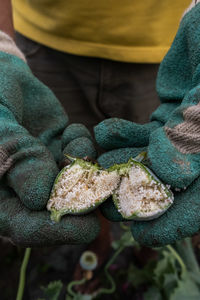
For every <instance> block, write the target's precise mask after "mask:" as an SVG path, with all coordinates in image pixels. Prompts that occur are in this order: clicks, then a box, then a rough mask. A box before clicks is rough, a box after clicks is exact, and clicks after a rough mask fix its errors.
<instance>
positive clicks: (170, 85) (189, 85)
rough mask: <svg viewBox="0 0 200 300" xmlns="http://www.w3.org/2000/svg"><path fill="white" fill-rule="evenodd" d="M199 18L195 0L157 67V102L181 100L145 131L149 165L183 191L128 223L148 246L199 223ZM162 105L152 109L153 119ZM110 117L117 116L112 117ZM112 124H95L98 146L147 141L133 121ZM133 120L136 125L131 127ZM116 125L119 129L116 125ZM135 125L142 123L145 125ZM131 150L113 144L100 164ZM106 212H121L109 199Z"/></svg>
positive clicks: (196, 227) (195, 228)
mask: <svg viewBox="0 0 200 300" xmlns="http://www.w3.org/2000/svg"><path fill="white" fill-rule="evenodd" d="M197 2H199V1H197ZM199 18H200V4H199V3H198V4H196V6H195V4H194V7H193V8H192V9H191V10H189V12H187V13H186V14H185V16H184V17H183V19H182V21H181V24H180V27H179V30H178V33H177V35H176V37H175V40H174V42H173V44H172V46H171V48H170V50H169V52H168V54H167V55H166V57H165V58H164V60H163V62H162V63H161V66H160V69H159V72H158V77H157V91H158V94H159V96H160V99H161V102H162V103H167V102H170V101H171V102H170V103H172V102H174V103H176V105H177V103H178V102H179V103H180V104H179V105H177V107H176V108H175V107H174V109H173V110H172V111H171V112H170V113H168V112H167V111H166V113H165V119H166V120H165V122H164V123H163V125H162V126H160V127H159V128H157V129H155V130H153V131H151V133H150V134H149V135H148V138H149V143H148V142H147V143H146V146H148V147H147V151H148V160H149V167H150V168H151V169H152V170H153V171H154V172H155V173H156V175H157V176H158V177H159V178H160V179H161V180H162V181H163V182H164V183H167V184H170V185H171V187H172V188H176V189H182V191H181V192H175V201H174V204H173V205H172V207H171V208H169V210H168V211H167V212H166V213H165V214H164V215H162V216H161V217H159V218H158V219H155V220H153V221H148V222H139V221H138V222H133V223H132V225H131V227H132V232H133V236H134V238H135V239H137V240H138V241H139V242H140V243H141V244H145V245H148V246H161V245H165V244H169V243H173V242H175V241H176V240H178V239H181V238H184V237H186V236H190V235H192V234H194V233H196V232H197V231H198V230H199V228H200V213H199V206H200V199H199V180H200V178H199V175H200V163H199V162H200V142H199V140H200V114H199V112H200V109H199V107H200V106H199V101H200V52H199V49H200V35H199V33H200V23H199ZM162 105H163V104H162ZM162 105H161V106H160V107H159V108H158V109H157V111H156V112H155V113H154V114H153V115H152V120H154V118H155V116H156V115H157V112H158V111H159V110H160V109H161V107H162ZM166 105H167V104H166ZM163 114H164V111H163ZM114 123H117V121H116V120H114ZM110 124H112V121H111V120H107V121H105V122H104V123H103V122H102V123H100V124H99V125H98V126H97V127H96V128H95V134H96V139H97V142H98V143H99V144H100V146H102V147H105V148H106V149H108V148H110V149H111V148H113V149H114V148H116V145H117V146H118V147H126V146H128V147H131V146H141V145H142V146H145V143H142V144H141V139H142V138H141V137H140V135H139V133H138V132H139V131H138V130H137V126H135V125H134V124H133V125H130V126H127V125H128V123H126V126H123V128H121V127H120V124H122V123H121V121H120V122H119V123H118V125H115V126H114V130H113V126H112V125H110ZM150 124H151V123H150ZM131 126H132V129H130V127H131ZM134 126H135V128H136V130H135V132H134V133H132V130H133V128H134ZM147 126H149V125H146V127H147ZM119 127H120V130H116V128H119ZM139 127H141V128H144V126H143V125H139ZM113 131H114V133H113ZM124 137H125V138H124ZM108 140H109V141H110V142H108ZM124 140H126V142H125V143H124ZM108 143H109V146H108ZM112 143H113V145H114V146H113V147H112ZM135 150H137V149H131V150H130V149H121V150H120V149H119V150H113V151H111V152H110V153H106V154H104V155H103V156H102V157H100V159H99V161H100V163H102V164H104V165H105V163H106V164H109V161H111V162H112V163H113V161H115V162H122V160H123V159H125V155H126V153H129V154H131V153H130V151H132V152H133V153H135V152H134V151H135ZM136 152H137V151H136ZM136 154H137V153H136ZM115 158H116V160H115ZM126 158H127V159H128V157H126ZM118 159H119V160H118ZM107 205H108V204H107ZM104 208H105V206H104ZM107 212H108V214H107V213H106V214H107V215H110V216H111V217H112V219H113V218H115V217H116V219H117V220H119V219H120V218H119V214H118V215H117V214H116V212H115V213H114V210H113V207H112V205H111V204H110V205H109V209H107ZM110 212H111V214H110Z"/></svg>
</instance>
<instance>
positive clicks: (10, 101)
mask: <svg viewBox="0 0 200 300" xmlns="http://www.w3.org/2000/svg"><path fill="white" fill-rule="evenodd" d="M63 151H64V152H67V153H69V154H72V155H74V156H81V157H83V156H85V155H88V156H91V157H94V156H95V155H96V151H95V149H94V147H93V143H92V141H91V136H90V133H89V131H88V130H87V129H86V128H85V127H84V126H83V125H81V124H72V125H69V126H68V117H67V115H66V113H65V112H64V109H63V108H62V106H61V105H60V103H59V101H58V100H57V98H56V97H55V95H54V94H53V93H52V92H51V91H50V90H49V88H48V87H47V86H45V85H44V84H42V83H41V82H40V81H39V80H38V79H37V78H35V76H33V74H32V72H31V70H30V69H29V67H28V65H27V63H26V61H25V58H24V56H23V54H22V53H21V52H20V50H19V49H18V48H17V47H16V45H15V43H14V41H13V40H12V39H11V38H10V37H9V36H8V35H6V34H5V33H3V32H0V235H1V236H4V237H6V238H8V239H10V241H12V242H13V243H14V244H16V245H20V246H31V247H37V246H51V245H57V244H80V243H88V242H90V241H91V240H93V239H94V238H95V237H96V235H97V234H98V232H99V223H98V219H97V217H96V215H95V214H89V215H87V216H81V217H76V216H67V217H66V218H63V219H62V220H61V222H60V223H57V224H54V223H53V222H52V221H51V220H50V213H49V212H48V211H47V210H46V204H47V201H48V199H49V195H50V192H51V188H52V185H53V182H54V180H55V177H56V176H57V174H58V172H59V169H58V166H57V165H58V163H59V162H60V161H61V160H62V159H63Z"/></svg>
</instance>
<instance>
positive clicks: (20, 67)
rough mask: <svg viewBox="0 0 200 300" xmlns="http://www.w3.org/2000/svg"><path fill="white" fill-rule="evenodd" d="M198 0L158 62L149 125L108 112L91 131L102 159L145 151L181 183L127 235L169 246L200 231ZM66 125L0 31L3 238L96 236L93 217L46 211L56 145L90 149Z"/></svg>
mask: <svg viewBox="0 0 200 300" xmlns="http://www.w3.org/2000/svg"><path fill="white" fill-rule="evenodd" d="M198 2H199V1H197V5H196V6H194V7H193V8H192V9H191V10H190V11H189V12H187V13H186V14H185V16H184V17H183V19H182V21H181V24H180V27H179V30H178V33H177V35H176V37H175V40H174V42H173V44H172V47H171V48H170V50H169V52H168V54H167V55H166V57H165V59H164V60H163V62H162V63H161V66H160V69H159V73H158V78H157V91H158V94H159V96H160V99H161V105H160V107H159V108H158V109H157V110H156V111H155V112H154V113H153V114H152V117H151V122H150V123H148V124H145V125H138V124H135V123H132V122H129V121H125V120H120V119H109V120H105V121H104V122H102V123H100V124H99V125H98V126H97V127H96V128H95V135H96V140H97V142H98V143H99V145H100V146H102V147H103V148H104V149H106V150H109V151H108V152H106V153H105V154H103V155H102V156H101V157H100V158H99V162H100V163H101V165H102V166H104V167H108V166H110V165H112V164H114V163H121V162H124V161H127V160H128V158H129V157H134V156H136V155H137V154H138V153H140V152H141V151H144V150H147V152H148V162H149V163H148V164H149V167H150V168H151V169H152V170H153V171H154V172H155V173H156V174H157V176H158V177H160V179H161V180H163V182H164V183H168V184H170V185H171V187H172V188H173V189H178V190H180V191H177V192H175V201H174V204H173V205H172V206H171V208H170V209H169V210H168V211H167V212H166V213H165V214H164V215H162V216H161V217H159V218H158V219H155V220H152V221H148V222H144V221H143V222H139V221H137V222H136V221H135V222H132V224H131V228H132V233H133V236H134V238H135V239H136V240H137V241H139V242H140V243H141V244H145V245H148V246H161V245H165V244H170V243H173V242H175V241H176V240H178V239H181V238H184V237H186V236H191V235H192V234H194V233H196V232H198V230H199V228H200V213H199V209H200V179H199V175H200V102H199V101H200V21H199V20H200V4H199V3H198ZM6 52H7V53H6ZM149 101H151V99H149ZM67 124H68V119H67V116H66V114H65V112H64V111H63V109H62V107H61V106H60V104H59V102H58V100H57V99H56V98H55V96H54V95H53V93H52V92H51V91H50V90H49V89H48V88H47V87H46V86H44V85H43V84H42V83H41V82H39V81H38V80H37V79H36V78H35V77H34V76H33V75H32V73H31V71H30V69H29V68H28V66H27V64H26V62H25V61H24V57H23V55H22V53H21V52H20V51H19V50H18V49H17V48H16V46H15V44H14V42H13V41H12V40H11V39H10V38H9V37H8V36H7V35H5V34H4V33H0V235H2V236H6V237H8V238H10V240H11V241H12V242H13V243H15V244H18V245H21V246H43V245H44V246H50V245H56V244H64V243H66V244H75V243H84V242H90V241H91V240H92V239H94V238H95V237H96V235H97V234H98V230H99V224H98V221H97V218H96V216H95V214H89V215H85V216H81V217H80V216H77V217H75V216H66V217H64V218H62V220H61V222H60V223H58V224H53V223H52V221H51V220H50V217H49V215H50V214H49V212H47V211H46V203H47V201H48V198H49V194H50V191H51V188H52V184H53V181H54V179H55V177H56V175H57V173H58V168H57V164H56V162H58V161H59V160H61V159H62V152H63V151H64V152H66V153H70V154H71V155H73V156H79V157H83V156H84V155H88V156H91V157H94V156H95V150H94V147H93V145H92V142H91V140H90V135H89V132H88V131H87V129H86V128H84V127H83V126H82V125H80V124H79V125H78V124H73V125H69V126H67ZM102 211H103V214H104V215H105V216H106V217H107V218H109V219H111V220H114V221H120V220H122V218H121V217H120V215H119V213H118V212H117V211H116V210H115V208H114V207H113V205H112V202H109V201H107V202H105V204H104V205H102Z"/></svg>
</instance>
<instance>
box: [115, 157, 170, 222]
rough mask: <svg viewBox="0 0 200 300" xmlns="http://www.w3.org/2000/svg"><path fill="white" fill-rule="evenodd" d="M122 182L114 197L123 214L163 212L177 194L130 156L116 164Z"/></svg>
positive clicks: (148, 215)
mask: <svg viewBox="0 0 200 300" xmlns="http://www.w3.org/2000/svg"><path fill="white" fill-rule="evenodd" d="M115 169H117V170H118V173H119V175H120V176H121V182H120V184H119V186H118V187H117V189H116V190H115V191H114V193H113V201H114V204H115V206H116V208H117V210H118V211H119V212H120V213H121V215H122V216H123V218H125V219H128V220H151V219H155V218H157V217H159V216H160V215H162V214H163V213H164V212H165V211H166V210H167V209H168V208H169V207H170V206H171V204H172V203H173V199H174V197H173V194H172V192H171V191H170V190H169V188H168V187H167V186H165V185H164V184H163V183H162V182H161V181H160V180H159V179H158V178H157V177H156V176H155V175H154V174H153V173H152V172H151V170H150V169H148V168H147V167H146V166H144V165H143V164H142V163H140V162H139V161H137V160H136V159H132V158H131V159H130V160H129V161H128V163H126V164H121V165H115V166H113V167H111V168H110V171H113V170H115Z"/></svg>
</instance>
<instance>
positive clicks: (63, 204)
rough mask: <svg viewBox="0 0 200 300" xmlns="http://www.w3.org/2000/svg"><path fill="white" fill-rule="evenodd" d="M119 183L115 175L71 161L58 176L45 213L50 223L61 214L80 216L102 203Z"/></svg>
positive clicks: (83, 161)
mask: <svg viewBox="0 0 200 300" xmlns="http://www.w3.org/2000/svg"><path fill="white" fill-rule="evenodd" d="M119 182H120V176H119V174H118V172H117V171H112V172H109V171H107V170H104V169H102V168H101V167H100V166H99V165H98V164H93V163H91V162H88V161H85V160H83V159H79V158H74V159H73V162H72V163H71V164H70V165H69V166H66V167H65V168H63V169H62V170H61V172H60V173H59V174H58V176H57V178H56V180H55V183H54V186H53V189H52V192H51V195H50V199H49V201H48V204H47V209H48V210H50V211H51V219H52V220H54V221H57V222H58V221H59V220H60V218H61V217H62V216H63V215H65V214H83V213H88V212H90V211H91V210H94V209H95V208H96V207H97V206H99V205H100V204H101V203H102V202H104V201H105V200H106V199H107V198H108V197H109V196H111V195H112V193H113V191H114V190H115V189H116V188H117V186H118V184H119Z"/></svg>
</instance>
